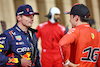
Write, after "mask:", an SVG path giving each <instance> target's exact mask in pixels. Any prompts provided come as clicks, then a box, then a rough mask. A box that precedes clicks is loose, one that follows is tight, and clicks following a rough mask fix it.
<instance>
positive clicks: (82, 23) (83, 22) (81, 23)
mask: <svg viewBox="0 0 100 67" xmlns="http://www.w3.org/2000/svg"><path fill="white" fill-rule="evenodd" d="M81 24H88V23H87V22H79V23H78V24H77V26H78V25H81Z"/></svg>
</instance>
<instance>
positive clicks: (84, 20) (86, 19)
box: [73, 14, 90, 22]
mask: <svg viewBox="0 0 100 67" xmlns="http://www.w3.org/2000/svg"><path fill="white" fill-rule="evenodd" d="M78 16H79V15H78ZM89 16H90V14H88V15H87V16H84V17H81V16H79V17H80V21H81V22H87V21H89ZM73 17H75V15H73Z"/></svg>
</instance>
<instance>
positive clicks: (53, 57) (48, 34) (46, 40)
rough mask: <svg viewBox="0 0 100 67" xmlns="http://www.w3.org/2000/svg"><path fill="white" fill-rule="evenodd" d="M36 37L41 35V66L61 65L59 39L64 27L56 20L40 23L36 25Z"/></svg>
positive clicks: (59, 66) (58, 66) (54, 66)
mask: <svg viewBox="0 0 100 67" xmlns="http://www.w3.org/2000/svg"><path fill="white" fill-rule="evenodd" d="M37 30H38V33H36V36H37V38H39V37H41V46H42V52H41V64H42V67H47V66H49V67H63V64H62V56H61V53H60V48H59V40H60V39H61V38H62V37H63V36H64V35H65V27H64V26H63V25H61V24H59V23H58V22H56V23H51V22H50V21H49V20H48V21H47V22H44V23H41V24H39V25H38V27H37Z"/></svg>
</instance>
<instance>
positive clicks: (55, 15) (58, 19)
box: [54, 14, 60, 22]
mask: <svg viewBox="0 0 100 67" xmlns="http://www.w3.org/2000/svg"><path fill="white" fill-rule="evenodd" d="M54 20H55V21H56V22H59V21H60V14H54Z"/></svg>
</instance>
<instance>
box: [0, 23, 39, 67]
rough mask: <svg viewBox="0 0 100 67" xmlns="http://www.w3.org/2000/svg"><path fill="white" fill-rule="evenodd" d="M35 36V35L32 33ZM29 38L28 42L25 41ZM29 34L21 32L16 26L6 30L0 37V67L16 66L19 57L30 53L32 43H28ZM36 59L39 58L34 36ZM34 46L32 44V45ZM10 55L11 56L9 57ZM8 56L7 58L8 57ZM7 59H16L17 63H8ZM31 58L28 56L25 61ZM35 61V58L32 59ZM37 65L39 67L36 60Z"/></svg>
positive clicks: (18, 64)
mask: <svg viewBox="0 0 100 67" xmlns="http://www.w3.org/2000/svg"><path fill="white" fill-rule="evenodd" d="M34 34H35V33H34ZM27 37H28V38H29V40H28V39H27ZM30 39H31V38H30V37H29V33H25V32H24V31H22V30H21V29H20V28H19V27H18V26H17V24H16V25H15V26H14V27H13V28H11V29H8V30H6V31H5V32H4V33H2V34H1V35H0V67H11V66H15V65H16V66H18V67H20V64H21V61H20V59H21V56H25V55H27V54H28V53H31V52H32V50H31V44H30V43H32V44H33V42H31V41H30ZM35 41H36V42H35V43H36V45H35V46H36V50H37V57H39V51H38V49H37V38H36V36H35ZM33 46H34V44H33ZM11 55H12V56H11ZM8 56H9V57H8ZM9 58H10V59H11V58H18V61H19V62H18V63H17V62H16V61H15V62H8V61H9ZM30 58H31V56H28V58H27V59H30ZM34 59H35V57H34ZM36 60H37V63H38V64H39V65H40V62H39V58H37V59H36ZM39 67H40V66H39Z"/></svg>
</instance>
